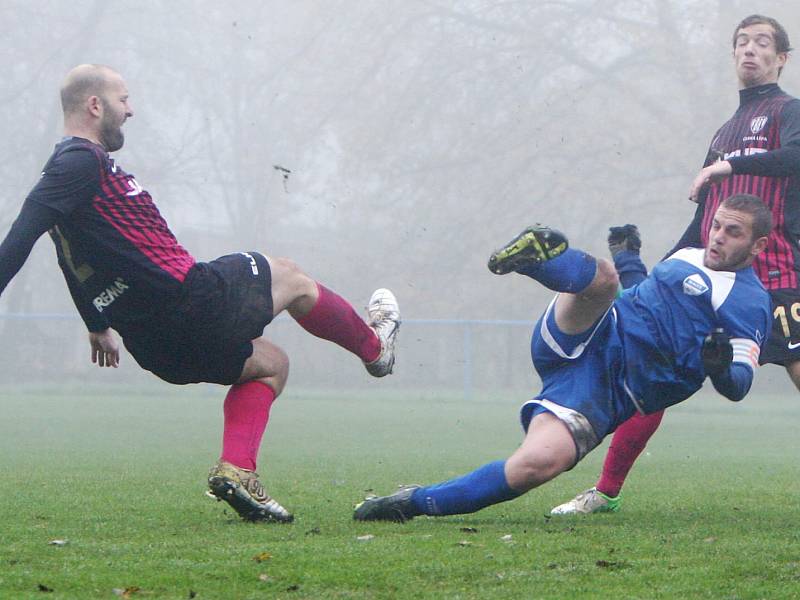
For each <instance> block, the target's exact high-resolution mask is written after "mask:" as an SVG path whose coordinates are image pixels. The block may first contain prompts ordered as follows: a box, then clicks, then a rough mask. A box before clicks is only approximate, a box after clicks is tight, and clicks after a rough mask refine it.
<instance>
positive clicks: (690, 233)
mask: <svg viewBox="0 0 800 600" xmlns="http://www.w3.org/2000/svg"><path fill="white" fill-rule="evenodd" d="M705 209H706V202H705V199H702V200H701V201H700V202H699V203H698V204H697V209H696V210H695V211H694V218H693V219H692V222H691V223H689V226H688V227H687V228H686V231H684V232H683V235H682V236H681V238H680V239H679V240H678V242H677V243H676V244H675V246H674V247H673V248H672V250H670V251H669V252H667V254H666V255H665V256H664V258H662V259H661V260H664V259H666V258H667V257H668V256H672V255H673V254H675V253H676V252H677V251H678V250H680V249H682V248H702V247H703V242H702V240H701V239H700V226H701V224H702V222H703V213H704V212H705Z"/></svg>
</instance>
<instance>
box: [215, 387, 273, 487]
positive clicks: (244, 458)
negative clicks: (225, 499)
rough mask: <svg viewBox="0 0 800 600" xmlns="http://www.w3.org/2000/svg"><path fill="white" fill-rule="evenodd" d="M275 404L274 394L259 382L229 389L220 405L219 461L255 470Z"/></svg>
mask: <svg viewBox="0 0 800 600" xmlns="http://www.w3.org/2000/svg"><path fill="white" fill-rule="evenodd" d="M274 401H275V392H274V391H273V390H272V388H270V387H269V386H268V385H266V384H264V383H261V382H260V381H248V382H247V383H237V384H235V385H233V386H231V388H230V390H228V395H227V396H226V397H225V404H224V405H223V413H224V417H225V424H224V428H223V434H222V455H221V456H220V458H221V459H222V460H224V461H225V462H229V463H231V464H232V465H235V466H237V467H239V468H241V469H247V470H249V471H254V470H255V469H256V460H257V459H258V449H259V448H260V446H261V438H262V437H263V435H264V431H265V430H266V428H267V423H268V421H269V411H270V408H271V407H272V403H273V402H274Z"/></svg>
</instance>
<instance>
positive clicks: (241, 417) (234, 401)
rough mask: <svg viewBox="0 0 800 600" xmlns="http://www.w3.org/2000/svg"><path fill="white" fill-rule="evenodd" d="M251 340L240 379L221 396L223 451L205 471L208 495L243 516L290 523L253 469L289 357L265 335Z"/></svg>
mask: <svg viewBox="0 0 800 600" xmlns="http://www.w3.org/2000/svg"><path fill="white" fill-rule="evenodd" d="M252 344H253V353H252V354H251V356H250V358H248V359H247V361H246V362H245V365H244V368H243V370H242V376H241V377H240V378H239V382H238V383H236V384H234V385H232V386H231V388H230V389H229V390H228V394H227V396H226V397H225V403H224V405H223V414H224V426H223V433H222V454H221V455H220V459H219V461H218V462H217V464H216V465H214V467H212V469H211V471H210V472H209V477H208V485H209V489H210V490H211V494H213V495H214V496H215V497H216V498H217V499H219V500H225V501H226V502H228V504H230V505H231V507H232V508H233V509H234V510H235V511H236V512H237V513H238V514H239V515H240V516H241V517H242V518H243V519H245V520H248V521H283V522H288V521H291V520H292V519H293V517H292V515H291V514H290V513H289V512H288V511H287V510H286V509H285V508H283V506H281V505H280V504H279V503H278V502H277V501H276V500H274V499H273V498H270V496H269V495H268V494H267V492H266V490H265V489H264V486H263V485H262V484H261V482H260V480H259V476H258V473H256V472H255V470H256V462H257V460H258V451H259V448H260V447H261V439H262V437H263V435H264V431H265V430H266V427H267V423H268V422H269V413H270V409H271V408H272V404H273V402H274V401H275V399H276V398H277V396H278V395H279V394H280V393H281V391H282V390H283V388H284V386H285V385H286V379H287V377H288V374H289V359H288V357H287V356H286V354H285V353H284V352H283V350H281V349H280V348H278V347H277V346H276V345H274V344H272V343H271V342H269V341H267V340H266V339H264V338H258V339H256V340H253V342H252Z"/></svg>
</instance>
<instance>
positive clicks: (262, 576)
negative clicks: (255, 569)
mask: <svg viewBox="0 0 800 600" xmlns="http://www.w3.org/2000/svg"><path fill="white" fill-rule="evenodd" d="M258 580H259V581H272V577H270V576H269V575H267V574H266V573H262V574H261V575H259V576H258Z"/></svg>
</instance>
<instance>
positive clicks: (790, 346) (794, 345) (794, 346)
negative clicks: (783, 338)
mask: <svg viewBox="0 0 800 600" xmlns="http://www.w3.org/2000/svg"><path fill="white" fill-rule="evenodd" d="M786 347H787V348H789V350H794V349H795V348H800V342H797V343H796V344H793V343H792V342H789V343H788V344H786Z"/></svg>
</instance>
